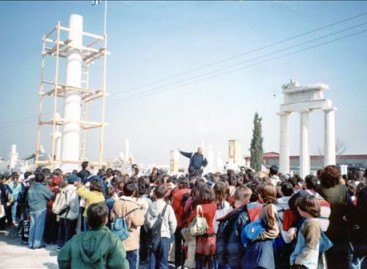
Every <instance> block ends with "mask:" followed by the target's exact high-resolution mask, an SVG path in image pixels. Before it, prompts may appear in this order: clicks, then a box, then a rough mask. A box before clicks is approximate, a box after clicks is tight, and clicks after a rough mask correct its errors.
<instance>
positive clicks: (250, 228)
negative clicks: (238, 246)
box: [241, 219, 265, 247]
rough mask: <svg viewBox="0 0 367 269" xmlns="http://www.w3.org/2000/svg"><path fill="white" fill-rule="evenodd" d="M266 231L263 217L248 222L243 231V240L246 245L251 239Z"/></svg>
mask: <svg viewBox="0 0 367 269" xmlns="http://www.w3.org/2000/svg"><path fill="white" fill-rule="evenodd" d="M264 231H265V224H264V223H263V221H262V220H261V219H257V220H255V221H252V222H250V223H249V224H247V225H246V226H245V227H244V228H243V229H242V231H241V242H242V244H243V246H244V247H246V246H247V244H248V243H249V241H253V240H254V239H256V238H257V237H258V236H259V235H260V234H261V233H262V232H264Z"/></svg>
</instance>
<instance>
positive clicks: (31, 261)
mask: <svg viewBox="0 0 367 269" xmlns="http://www.w3.org/2000/svg"><path fill="white" fill-rule="evenodd" d="M56 249H57V246H56V245H47V246H46V248H41V249H29V248H28V246H27V245H22V244H21V239H20V236H19V235H17V230H16V228H10V229H8V230H7V231H0V268H6V269H11V268H34V269H38V268H49V269H57V268H59V267H58V265H57V254H58V252H57V251H56Z"/></svg>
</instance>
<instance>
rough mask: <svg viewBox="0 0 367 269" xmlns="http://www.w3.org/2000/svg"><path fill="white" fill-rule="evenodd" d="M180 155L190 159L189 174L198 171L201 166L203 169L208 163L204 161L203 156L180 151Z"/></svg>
mask: <svg viewBox="0 0 367 269" xmlns="http://www.w3.org/2000/svg"><path fill="white" fill-rule="evenodd" d="M180 153H181V154H182V155H183V156H185V157H187V158H190V164H189V172H190V173H191V171H196V170H200V169H201V167H202V166H203V167H205V166H206V165H207V164H208V161H207V160H206V158H205V157H204V155H202V154H199V153H197V152H195V153H192V152H183V151H180Z"/></svg>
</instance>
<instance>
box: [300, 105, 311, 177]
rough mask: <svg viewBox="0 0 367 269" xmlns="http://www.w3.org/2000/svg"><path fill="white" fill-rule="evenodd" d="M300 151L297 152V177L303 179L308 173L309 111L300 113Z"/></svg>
mask: <svg viewBox="0 0 367 269" xmlns="http://www.w3.org/2000/svg"><path fill="white" fill-rule="evenodd" d="M300 116H301V124H300V150H299V175H300V177H301V178H305V176H307V175H308V174H309V173H310V152H309V126H310V120H309V118H310V117H309V116H310V112H309V110H305V111H302V112H301V113H300Z"/></svg>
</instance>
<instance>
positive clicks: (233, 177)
mask: <svg viewBox="0 0 367 269" xmlns="http://www.w3.org/2000/svg"><path fill="white" fill-rule="evenodd" d="M228 183H229V186H236V185H237V177H236V175H230V176H229V179H228Z"/></svg>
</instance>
